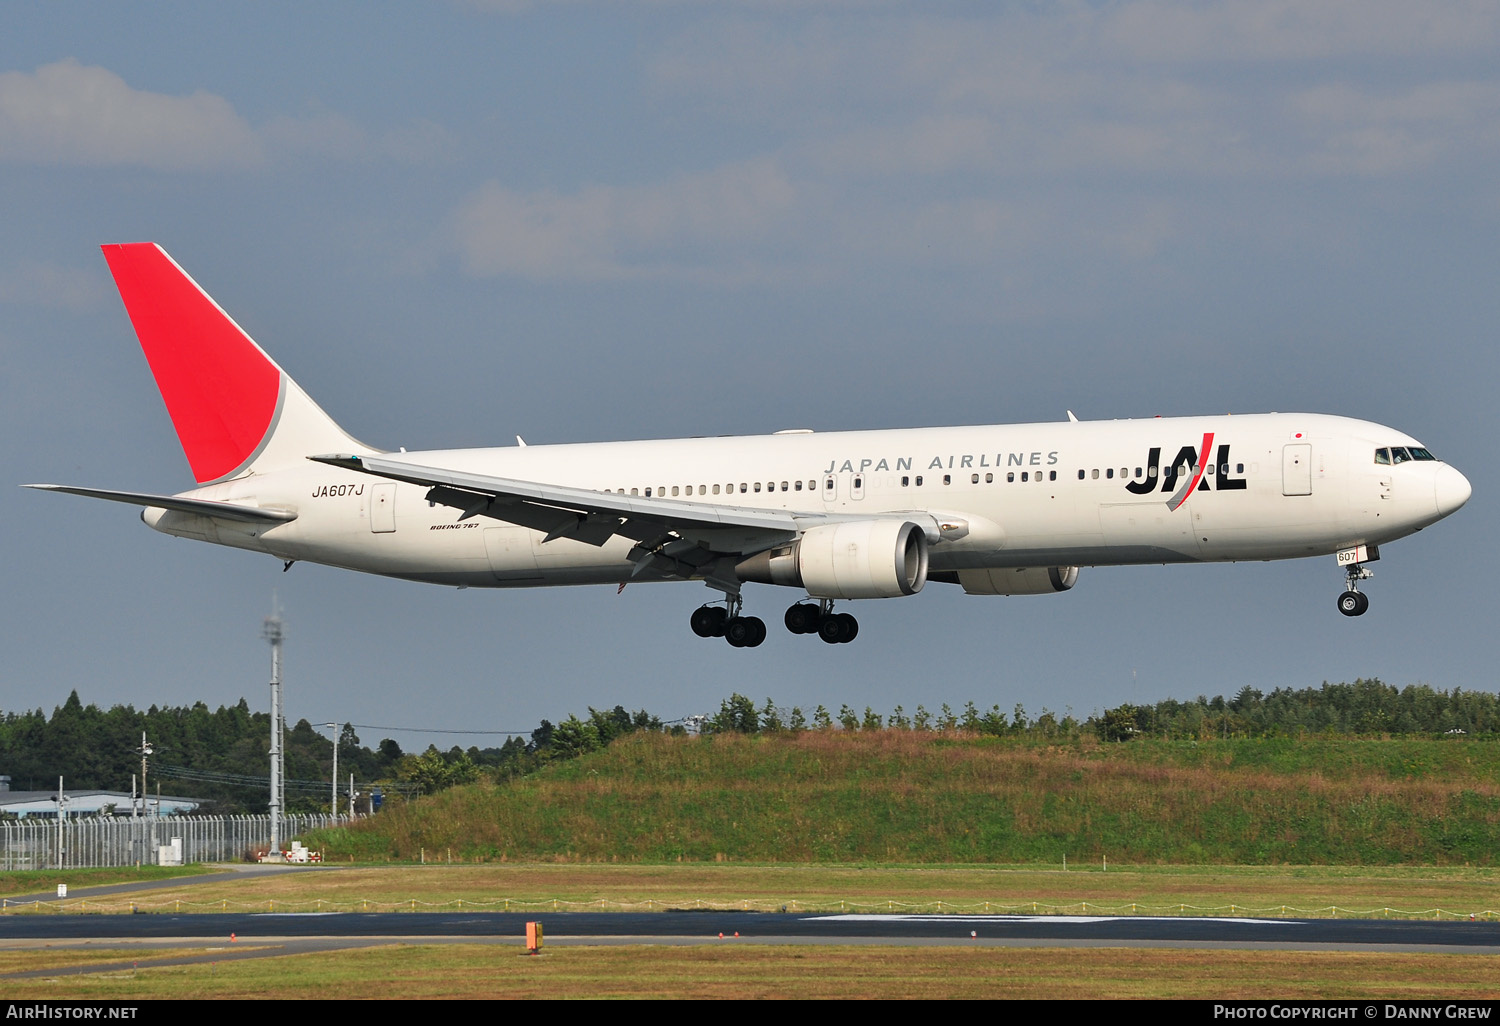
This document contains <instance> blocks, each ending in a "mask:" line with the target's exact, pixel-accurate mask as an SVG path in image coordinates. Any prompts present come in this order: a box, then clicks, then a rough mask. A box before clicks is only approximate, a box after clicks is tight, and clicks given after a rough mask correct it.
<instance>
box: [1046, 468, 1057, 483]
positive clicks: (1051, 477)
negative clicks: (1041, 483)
mask: <svg viewBox="0 0 1500 1026" xmlns="http://www.w3.org/2000/svg"><path fill="white" fill-rule="evenodd" d="M1047 480H1048V481H1056V480H1057V471H1055V470H1049V471H1047Z"/></svg>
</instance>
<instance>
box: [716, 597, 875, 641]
mask: <svg viewBox="0 0 1500 1026" xmlns="http://www.w3.org/2000/svg"><path fill="white" fill-rule="evenodd" d="M742 606H743V601H742V600H741V599H740V597H739V596H738V595H731V596H729V597H728V598H727V599H726V600H725V602H724V605H722V606H720V605H707V606H699V607H698V608H697V609H695V610H693V615H692V617H691V618H690V619H689V621H688V622H689V624H691V626H692V628H693V633H694V634H696V635H698V637H700V638H723V639H724V640H725V641H727V642H729V644H730V645H731V646H733V647H734V648H755V647H756V646H757V645H759V644H760V643H761V642H763V641H765V640H766V624H765V621H763V620H762V619H761V618H760V617H758V616H743V615H741V609H742ZM783 622H785V623H786V629H787V630H789V631H791V632H792V633H793V634H816V635H817V636H818V637H820V638H822V639H823V640H824V641H825V642H827V643H828V644H830V645H843V644H847V643H849V642H851V641H853V640H854V638H855V636H856V635H857V634H859V621H858V620H856V619H855V618H854V617H852V616H850V615H849V614H848V613H835V612H834V611H833V600H832V599H821V600H819V601H818V602H817V603H816V604H814V603H812V602H799V603H797V604H796V605H794V606H792V607H791V608H790V609H788V610H787V611H786V616H785V617H784V618H783Z"/></svg>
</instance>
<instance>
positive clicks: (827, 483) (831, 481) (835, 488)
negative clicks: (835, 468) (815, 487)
mask: <svg viewBox="0 0 1500 1026" xmlns="http://www.w3.org/2000/svg"><path fill="white" fill-rule="evenodd" d="M838 497H839V479H838V478H837V477H835V476H834V475H832V474H824V475H823V501H824V502H833V501H834V500H835V499H837V498H838Z"/></svg>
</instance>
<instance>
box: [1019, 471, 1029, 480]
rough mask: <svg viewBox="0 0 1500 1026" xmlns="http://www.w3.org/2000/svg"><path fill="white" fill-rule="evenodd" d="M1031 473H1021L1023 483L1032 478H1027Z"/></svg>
mask: <svg viewBox="0 0 1500 1026" xmlns="http://www.w3.org/2000/svg"><path fill="white" fill-rule="evenodd" d="M1030 473H1031V471H1029V470H1023V471H1021V480H1022V481H1028V480H1030V478H1029V477H1027V475H1028V474H1030Z"/></svg>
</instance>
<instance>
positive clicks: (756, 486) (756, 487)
mask: <svg viewBox="0 0 1500 1026" xmlns="http://www.w3.org/2000/svg"><path fill="white" fill-rule="evenodd" d="M755 490H756V491H757V492H758V491H760V482H759V481H757V482H755Z"/></svg>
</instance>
